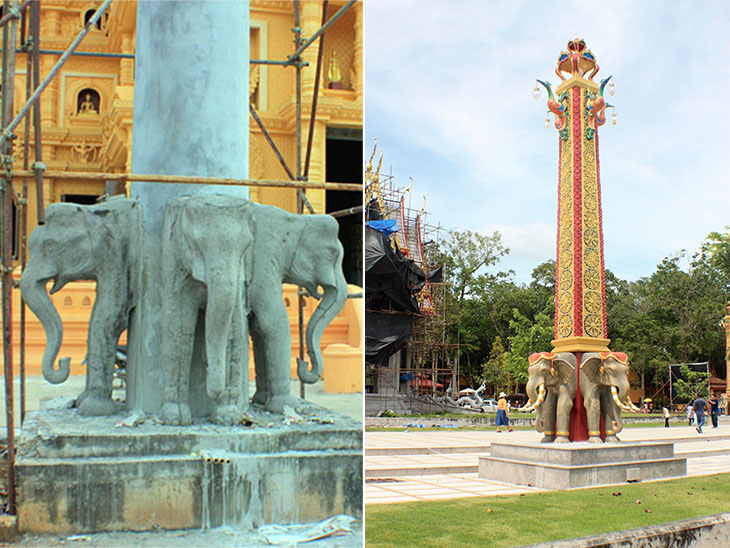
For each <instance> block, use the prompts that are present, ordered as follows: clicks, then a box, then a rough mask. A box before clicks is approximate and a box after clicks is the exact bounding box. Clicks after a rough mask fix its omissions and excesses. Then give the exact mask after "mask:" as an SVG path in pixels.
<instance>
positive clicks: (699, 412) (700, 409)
mask: <svg viewBox="0 0 730 548" xmlns="http://www.w3.org/2000/svg"><path fill="white" fill-rule="evenodd" d="M707 407H708V405H707V401H705V399H704V398H703V397H702V396H699V397H698V398H697V399H695V401H694V402H693V403H692V408H693V409H694V412H695V416H696V417H697V427H696V428H695V430H697V433H699V434H702V425H703V424H705V408H707Z"/></svg>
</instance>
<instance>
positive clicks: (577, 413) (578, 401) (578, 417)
mask: <svg viewBox="0 0 730 548" xmlns="http://www.w3.org/2000/svg"><path fill="white" fill-rule="evenodd" d="M582 356H583V353H582V352H576V353H575V361H576V369H575V376H576V381H577V382H576V390H575V399H574V400H573V409H571V410H570V423H569V424H570V426H569V428H568V430H569V431H570V435H569V439H570V441H586V440H587V439H588V416H587V413H586V408H585V405H584V404H583V394H582V392H581V389H580V360H581V357H582Z"/></svg>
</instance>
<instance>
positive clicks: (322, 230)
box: [284, 215, 347, 384]
mask: <svg viewBox="0 0 730 548" xmlns="http://www.w3.org/2000/svg"><path fill="white" fill-rule="evenodd" d="M297 221H298V228H299V230H300V236H299V240H298V245H297V248H296V251H295V253H294V255H293V257H292V259H291V263H290V266H289V268H287V270H286V273H285V277H284V281H285V282H288V283H294V284H298V285H300V286H302V287H304V288H306V290H307V291H308V292H309V293H310V295H312V296H314V297H316V298H318V299H321V302H320V303H319V305H318V306H317V309H316V310H315V311H314V313H313V314H312V317H311V318H310V320H309V324H308V325H307V333H306V342H307V353H308V355H309V360H310V362H311V369H309V368H308V366H307V362H306V361H304V360H301V359H297V373H298V375H299V378H300V379H301V380H302V382H306V383H310V384H311V383H315V382H317V381H318V380H319V378H320V377H321V376H322V351H321V349H320V347H319V345H320V341H321V339H322V333H323V332H324V330H325V328H326V327H327V326H328V325H329V323H330V322H331V321H332V320H333V319H334V318H335V316H337V314H339V312H340V310H342V308H343V307H344V306H345V302H346V300H347V281H346V280H345V275H344V274H343V272H342V255H343V249H342V244H340V241H339V240H338V239H337V232H338V229H339V227H338V224H337V221H336V220H335V219H334V218H333V217H330V216H328V215H304V216H300V217H299V218H298V219H297ZM320 287H321V288H322V289H323V291H322V292H320V290H319V288H320Z"/></svg>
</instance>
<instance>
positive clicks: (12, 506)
mask: <svg viewBox="0 0 730 548" xmlns="http://www.w3.org/2000/svg"><path fill="white" fill-rule="evenodd" d="M111 2H112V0H104V2H103V3H102V4H101V6H99V7H98V8H97V10H96V12H95V13H94V15H93V16H92V17H91V18H90V19H89V20H88V21H87V23H86V24H85V25H84V28H83V29H81V31H80V32H79V33H78V35H77V36H76V37H75V38H74V40H73V41H72V42H71V44H70V45H69V46H68V47H67V48H66V50H65V51H63V52H61V51H56V50H41V49H40V13H41V11H40V8H41V0H25V1H24V2H23V3H22V4H20V5H18V1H17V0H3V8H4V9H3V14H4V15H3V17H2V18H0V27H1V28H2V31H3V47H2V94H1V99H2V122H1V123H0V125H1V126H2V134H0V152H1V156H0V161H1V162H2V174H0V176H1V178H2V179H1V182H0V199H1V208H0V211H1V212H2V219H1V226H2V238H0V244H1V248H2V249H1V254H0V258H1V259H2V262H1V269H2V332H3V335H2V337H3V360H4V367H3V369H4V376H5V415H6V425H7V453H6V455H7V456H6V464H7V484H6V490H7V503H6V508H5V510H6V512H7V513H8V514H15V513H16V500H15V416H14V391H13V384H14V379H13V328H12V290H13V278H12V277H13V270H14V269H13V260H14V258H13V255H12V247H13V243H14V242H13V230H12V227H11V224H10V223H11V222H12V209H13V207H14V206H15V208H16V212H17V213H18V215H17V218H18V220H19V221H18V224H17V225H16V228H17V229H18V230H17V232H16V234H18V244H19V246H18V247H19V249H18V257H19V263H20V268H21V271H22V270H23V269H24V268H25V265H26V262H27V213H28V212H27V206H28V179H29V178H34V179H35V183H36V201H37V202H36V206H37V212H38V219H37V221H38V224H39V225H42V224H44V223H45V204H44V203H43V177H44V173H45V176H46V177H49V178H54V179H71V178H72V179H75V180H77V181H80V182H108V181H111V182H114V181H116V182H133V181H140V182H148V183H149V182H151V183H159V184H165V183H187V184H216V185H234V186H265V187H281V188H293V189H296V191H297V213H298V214H303V213H304V209H305V208H306V209H307V210H308V212H309V213H314V209H313V208H312V206H311V204H310V203H309V201H308V200H307V197H306V191H307V189H325V190H348V191H354V192H362V189H363V186H362V185H361V184H357V183H354V184H353V183H333V182H325V181H322V182H310V181H309V180H308V176H309V165H310V157H311V150H312V143H313V137H314V120H315V116H316V113H317V98H318V97H317V96H318V92H319V84H320V79H321V72H322V67H321V65H322V57H323V52H324V39H325V32H326V30H327V29H328V28H329V27H330V26H332V25H333V24H334V23H335V21H337V20H338V19H339V18H340V17H341V16H342V15H343V14H344V13H345V12H346V11H347V10H349V9H350V8H351V7H352V6H353V5H354V4H355V3H356V2H357V0H348V1H347V2H346V3H345V4H344V5H343V6H342V7H341V8H340V9H339V10H338V11H337V12H336V13H335V14H334V15H332V17H330V18H329V19H328V18H327V11H328V7H329V0H323V5H322V23H321V26H320V28H319V29H318V30H317V31H316V32H315V33H313V34H312V36H310V37H309V38H308V39H306V40H305V39H304V37H303V36H302V33H301V28H300V27H301V25H300V0H294V3H293V5H292V10H293V16H294V27H293V28H292V33H293V35H294V52H293V53H292V54H290V55H288V56H287V58H286V59H285V60H252V61H251V64H259V65H274V66H281V67H290V66H293V67H294V68H295V70H296V84H295V93H296V164H295V170H294V171H292V170H291V169H290V168H289V166H288V165H287V163H286V161H285V159H284V157H283V156H282V155H281V153H280V152H279V149H278V147H277V146H276V144H275V142H274V140H273V139H272V138H271V135H270V134H269V132H268V131H267V129H266V127H265V125H264V123H263V122H262V121H261V119H260V118H259V116H258V114H257V113H256V111H255V109H254V108H253V105H251V107H250V111H251V115H252V117H253V118H254V120H255V121H256V123H257V125H258V126H259V128H260V129H261V131H262V133H263V134H264V137H265V138H266V140H267V142H268V143H269V145H270V146H271V148H272V150H273V151H274V154H275V155H276V156H277V158H278V160H279V163H280V164H281V166H282V168H283V169H284V171H285V172H286V174H287V175H288V177H289V179H288V180H270V179H265V180H253V179H229V178H218V177H189V176H186V177H182V176H181V177H176V176H168V175H143V174H132V173H126V174H119V173H103V172H70V171H53V172H50V171H46V166H45V165H44V164H43V154H42V134H41V116H40V101H39V99H40V96H41V93H42V92H43V90H44V89H46V87H47V86H48V85H49V84H50V83H51V81H52V80H53V79H54V78H55V77H56V76H57V75H58V73H59V72H60V70H61V68H62V67H63V66H64V64H65V63H66V61H68V59H69V58H70V57H71V56H72V55H87V56H98V57H117V58H134V55H129V54H114V53H95V52H75V51H74V50H75V49H76V48H77V46H78V45H79V44H80V43H81V41H82V40H83V39H84V37H85V36H86V34H87V33H88V32H89V30H91V28H92V27H93V26H94V25H96V23H97V22H98V21H99V20H100V19H101V17H102V15H103V14H104V12H105V11H106V10H107V8H108V7H109V5H110V4H111ZM18 31H20V36H19V37H20V47H19V48H17V49H16V44H17V43H18ZM317 40H319V52H318V55H317V66H316V72H315V85H314V92H313V97H312V105H311V111H310V118H309V133H308V138H307V145H306V160H305V163H304V166H302V69H303V68H304V67H305V66H308V63H306V62H304V61H303V59H302V57H301V54H302V53H303V52H304V51H305V50H306V49H307V48H308V47H309V46H310V45H312V44H314V43H315V42H316V41H317ZM16 52H19V53H25V54H26V65H27V67H26V97H25V104H24V105H23V107H22V108H21V109H20V111H19V112H18V114H17V115H15V117H13V113H14V105H13V100H14V89H15V61H16ZM42 53H43V54H53V55H59V54H60V55H61V57H60V58H59V60H58V61H57V62H56V64H55V65H54V67H53V68H52V69H51V71H50V72H49V73H48V75H47V76H46V77H45V78H44V80H43V81H40V55H41V54H42ZM31 78H32V84H31ZM31 111H32V123H33V126H34V134H35V135H34V136H35V142H34V145H35V158H34V162H33V163H32V164H30V159H29V147H30V143H29V140H30V121H29V118H30V114H31ZM22 122H25V125H24V134H25V142H24V147H23V169H22V170H15V171H14V170H13V161H14V157H13V141H14V139H16V138H17V135H15V134H14V133H13V131H14V130H15V129H16V128H17V127H18V126H19V125H20V124H21V123H22ZM29 164H30V165H29ZM302 168H303V169H302ZM14 178H20V179H21V180H22V187H21V188H22V192H21V193H20V194H17V193H16V191H15V189H14ZM361 212H362V207H360V208H350V209H347V210H342V211H338V212H334V214H336V216H338V217H341V216H344V215H353V214H357V213H361ZM298 295H299V299H298V301H299V342H300V344H299V358H298V359H299V360H304V348H305V345H304V325H303V323H304V321H303V320H304V296H305V295H306V292H305V291H304V289H303V288H299V291H298ZM361 297H362V293H355V294H351V295H348V298H361ZM25 314H26V311H25V303H24V302H23V300H22V298H21V308H20V332H19V335H20V337H19V360H20V362H19V376H20V413H21V424H22V421H23V420H24V418H25V408H26V401H25ZM300 396H301V397H302V398H304V397H305V396H306V393H305V390H304V383H300Z"/></svg>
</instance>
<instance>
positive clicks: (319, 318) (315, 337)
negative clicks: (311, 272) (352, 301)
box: [297, 265, 347, 384]
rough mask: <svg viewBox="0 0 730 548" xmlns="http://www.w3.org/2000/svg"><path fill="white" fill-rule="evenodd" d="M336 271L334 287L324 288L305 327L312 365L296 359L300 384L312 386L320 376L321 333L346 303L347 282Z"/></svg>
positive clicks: (339, 272)
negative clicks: (310, 366) (319, 300)
mask: <svg viewBox="0 0 730 548" xmlns="http://www.w3.org/2000/svg"><path fill="white" fill-rule="evenodd" d="M336 268H337V269H338V272H337V275H336V285H333V286H326V287H325V290H324V296H323V297H322V301H321V302H320V303H319V306H318V307H317V309H316V310H315V311H314V313H313V314H312V317H311V318H310V320H309V325H307V335H306V341H307V354H308V355H309V360H310V362H311V364H312V368H311V369H308V367H307V362H306V361H304V360H302V359H297V374H298V375H299V379H300V380H301V381H302V382H305V383H308V384H313V383H315V382H317V381H318V380H319V378H320V377H321V376H322V351H321V349H320V348H319V343H320V341H321V339H322V333H324V330H325V328H326V327H327V326H328V325H329V323H330V322H331V321H332V320H333V319H334V318H335V316H337V314H339V312H340V310H342V307H343V306H345V301H347V282H346V281H345V276H344V274H342V270H341V269H339V265H338V267H336Z"/></svg>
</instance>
